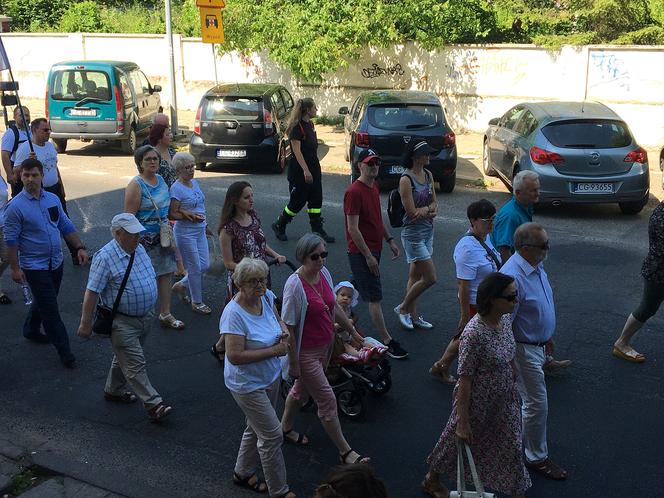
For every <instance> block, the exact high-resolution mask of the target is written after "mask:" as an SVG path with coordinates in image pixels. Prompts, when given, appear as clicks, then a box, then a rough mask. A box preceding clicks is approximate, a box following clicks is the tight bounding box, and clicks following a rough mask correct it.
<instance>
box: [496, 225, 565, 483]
mask: <svg viewBox="0 0 664 498" xmlns="http://www.w3.org/2000/svg"><path fill="white" fill-rule="evenodd" d="M514 247H515V249H516V253H515V254H514V255H513V256H512V257H511V258H510V259H509V260H508V261H507V263H505V264H504V265H503V266H502V268H501V269H500V272H501V273H504V274H506V275H510V276H512V277H514V282H515V283H516V288H517V293H518V302H517V305H516V307H515V308H514V311H513V313H512V319H513V323H512V330H513V332H514V339H515V341H516V356H515V364H516V370H517V388H518V389H519V394H520V395H521V416H522V419H523V449H524V456H525V460H526V466H527V467H528V468H530V469H531V470H534V471H535V472H538V473H540V474H542V475H544V476H545V477H548V478H550V479H556V480H562V479H565V478H566V477H567V472H566V471H565V470H563V469H561V468H560V467H558V466H557V465H556V464H555V463H553V462H552V461H551V460H550V459H549V450H548V447H547V442H546V420H547V415H548V410H549V409H548V401H547V392H546V382H545V380H544V370H543V367H544V363H545V361H546V353H545V351H544V346H545V345H546V343H547V342H549V341H550V340H551V337H553V333H554V332H555V329H556V308H555V305H554V302H553V290H552V289H551V285H550V284H549V278H548V276H547V274H546V272H545V271H544V266H543V264H542V263H543V261H544V260H545V259H546V257H547V255H548V252H549V237H548V235H547V233H546V231H545V230H544V228H542V226H541V225H539V224H537V223H525V224H523V225H521V226H520V227H519V228H517V229H516V232H515V233H514Z"/></svg>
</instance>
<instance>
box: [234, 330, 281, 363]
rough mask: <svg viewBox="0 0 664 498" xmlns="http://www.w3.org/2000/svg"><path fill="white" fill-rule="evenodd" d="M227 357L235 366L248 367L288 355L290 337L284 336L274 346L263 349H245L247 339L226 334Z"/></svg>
mask: <svg viewBox="0 0 664 498" xmlns="http://www.w3.org/2000/svg"><path fill="white" fill-rule="evenodd" d="M225 338H226V357H227V358H228V361H230V362H231V363H232V364H233V365H247V364H249V363H256V362H258V361H263V360H267V359H269V358H277V357H279V356H284V355H286V354H287V353H288V336H287V335H286V334H282V335H281V336H279V340H278V342H277V343H276V344H275V345H274V346H270V347H268V348H261V349H245V345H246V338H245V337H244V336H241V335H235V334H225Z"/></svg>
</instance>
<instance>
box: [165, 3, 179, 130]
mask: <svg viewBox="0 0 664 498" xmlns="http://www.w3.org/2000/svg"><path fill="white" fill-rule="evenodd" d="M165 3H166V37H167V38H168V56H169V60H170V64H171V131H172V133H173V135H177V133H178V111H177V109H178V100H177V97H176V95H175V57H174V54H173V30H172V27H171V0H165Z"/></svg>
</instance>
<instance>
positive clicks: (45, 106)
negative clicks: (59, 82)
mask: <svg viewBox="0 0 664 498" xmlns="http://www.w3.org/2000/svg"><path fill="white" fill-rule="evenodd" d="M44 112H45V114H46V119H48V86H47V87H46V94H45V95H44Z"/></svg>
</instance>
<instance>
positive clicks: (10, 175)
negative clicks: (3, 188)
mask: <svg viewBox="0 0 664 498" xmlns="http://www.w3.org/2000/svg"><path fill="white" fill-rule="evenodd" d="M0 157H2V167H3V168H4V169H5V173H6V174H7V183H14V169H13V168H12V162H11V154H10V153H9V152H8V151H6V150H3V151H2V153H1V155H0Z"/></svg>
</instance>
